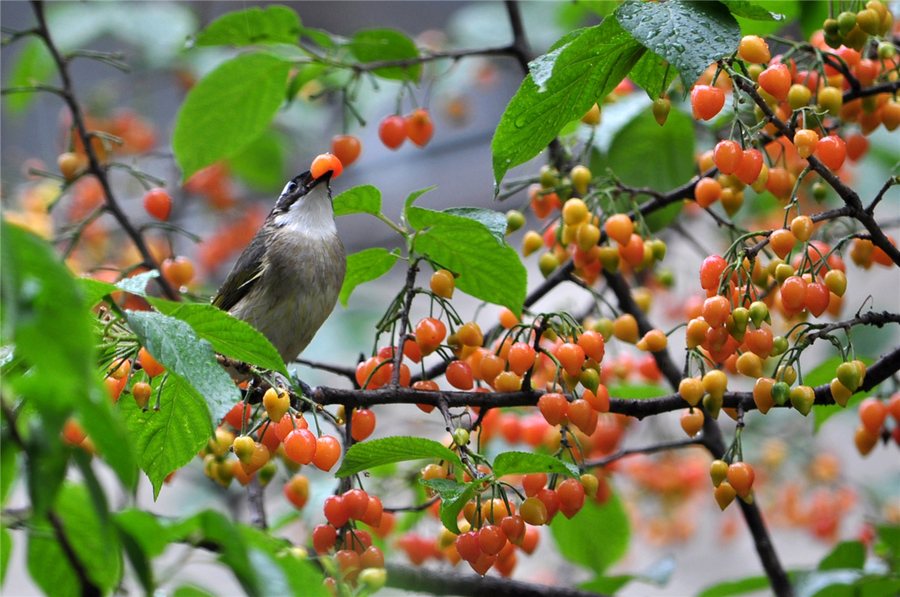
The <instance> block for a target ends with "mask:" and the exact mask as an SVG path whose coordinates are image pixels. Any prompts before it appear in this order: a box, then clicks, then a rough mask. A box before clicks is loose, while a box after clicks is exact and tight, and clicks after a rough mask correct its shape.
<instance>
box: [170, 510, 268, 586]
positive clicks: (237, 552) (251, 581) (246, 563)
mask: <svg viewBox="0 0 900 597" xmlns="http://www.w3.org/2000/svg"><path fill="white" fill-rule="evenodd" d="M170 533H171V537H172V541H181V540H186V539H188V540H190V541H192V542H197V543H199V542H209V543H212V544H215V545H216V546H218V549H219V561H220V562H222V563H223V564H225V565H226V566H228V567H229V568H231V571H232V572H234V575H235V576H236V577H237V579H238V581H239V582H240V583H241V586H242V587H243V588H244V590H245V591H246V592H247V593H248V594H249V595H251V596H253V597H255V596H257V595H263V594H269V593H268V592H267V591H264V590H263V588H262V587H261V585H260V583H261V582H262V579H260V578H258V577H257V576H256V574H255V572H254V570H253V566H252V565H251V563H250V559H249V556H248V553H247V545H246V544H245V543H244V541H243V540H242V538H241V535H240V533H239V532H238V529H237V528H236V527H235V525H234V524H232V523H231V521H230V520H228V518H227V517H226V516H225V515H224V514H222V513H220V512H215V511H213V510H204V511H203V512H200V513H199V514H196V515H195V516H192V517H191V518H188V519H186V520H183V521H181V522H179V523H177V524H175V525H173V526H172V527H171V528H170Z"/></svg>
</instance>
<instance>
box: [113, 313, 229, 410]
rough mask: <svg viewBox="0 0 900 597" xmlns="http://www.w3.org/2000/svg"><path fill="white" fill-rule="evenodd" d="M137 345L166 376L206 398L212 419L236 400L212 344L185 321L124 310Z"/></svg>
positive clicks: (159, 314)
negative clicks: (183, 383)
mask: <svg viewBox="0 0 900 597" xmlns="http://www.w3.org/2000/svg"><path fill="white" fill-rule="evenodd" d="M125 316H126V317H127V319H128V325H129V326H131V329H132V330H133V331H134V333H135V334H136V335H137V337H138V340H139V341H140V343H141V345H142V346H143V347H144V348H146V349H147V351H148V352H149V353H150V354H151V355H152V356H153V358H155V359H156V360H157V361H159V363H160V364H162V365H164V366H165V367H166V369H167V371H168V372H169V373H170V375H174V376H177V377H180V378H181V379H182V380H183V381H185V382H186V383H189V384H190V385H191V386H193V387H194V388H195V389H196V391H197V392H199V393H200V395H201V396H203V398H204V399H205V400H206V404H207V405H208V406H209V414H210V415H211V416H212V420H213V421H217V422H218V421H221V420H222V419H223V418H224V417H225V415H226V414H228V411H229V410H231V408H232V407H233V406H234V405H235V404H236V403H237V402H238V401H239V400H240V397H241V396H240V392H239V391H238V389H237V386H236V385H235V384H234V382H232V381H231V378H230V377H229V376H228V374H227V373H226V372H225V370H224V369H223V368H222V367H220V366H219V364H218V363H217V362H216V355H215V353H213V348H212V345H211V344H210V343H209V342H208V341H206V340H204V339H201V338H198V337H197V333H196V332H194V330H193V329H192V328H191V326H189V325H188V324H187V323H185V322H183V321H181V320H179V319H175V318H174V317H169V316H167V315H163V314H161V313H154V312H151V311H126V312H125Z"/></svg>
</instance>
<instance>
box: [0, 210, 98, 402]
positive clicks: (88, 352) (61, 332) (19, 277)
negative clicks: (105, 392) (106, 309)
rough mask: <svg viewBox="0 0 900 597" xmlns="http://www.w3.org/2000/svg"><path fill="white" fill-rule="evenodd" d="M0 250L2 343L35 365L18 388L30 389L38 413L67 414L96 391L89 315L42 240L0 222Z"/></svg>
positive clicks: (67, 274) (67, 273) (66, 271)
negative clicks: (39, 410) (43, 409)
mask: <svg viewBox="0 0 900 597" xmlns="http://www.w3.org/2000/svg"><path fill="white" fill-rule="evenodd" d="M0 246H2V250H0V280H2V284H0V336H2V340H0V342H2V344H15V352H16V357H17V358H22V359H24V360H25V361H26V362H27V363H28V364H30V365H31V366H33V367H34V370H33V375H32V376H30V381H29V380H25V379H21V380H19V381H22V382H23V383H22V384H20V385H18V386H17V389H18V390H20V391H21V390H25V389H26V388H27V389H29V390H30V391H31V392H32V395H31V398H32V399H34V400H37V401H39V403H38V404H37V406H38V408H39V409H40V408H46V409H47V410H49V411H55V412H57V413H65V412H67V411H68V410H70V409H71V408H72V407H73V406H74V405H75V404H76V403H78V402H81V401H84V400H89V399H90V398H89V397H88V395H89V392H90V391H91V389H96V388H98V387H99V380H98V379H97V376H96V374H95V372H94V335H93V330H92V323H91V319H90V315H89V312H88V310H87V309H86V308H85V307H84V303H83V301H82V300H81V294H80V292H79V289H78V286H77V284H76V282H75V279H74V278H73V276H72V274H71V272H70V271H69V269H68V268H67V267H66V266H65V264H63V263H62V262H61V261H60V260H59V257H58V256H57V255H56V254H55V252H54V251H53V249H52V248H51V247H50V245H48V244H47V243H46V242H45V241H43V240H41V239H40V238H38V237H37V236H35V235H34V234H32V233H30V232H27V231H25V230H23V229H22V228H19V227H18V226H11V225H8V224H7V223H6V220H3V221H2V223H0ZM61 322H65V325H61ZM36 380H40V382H39V383H37V382H36ZM38 386H40V387H38Z"/></svg>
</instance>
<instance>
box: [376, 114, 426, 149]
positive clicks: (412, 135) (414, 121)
mask: <svg viewBox="0 0 900 597" xmlns="http://www.w3.org/2000/svg"><path fill="white" fill-rule="evenodd" d="M433 132H434V122H432V120H431V116H430V115H429V114H428V110H426V109H424V108H419V109H418V110H416V111H414V112H413V113H412V114H410V115H409V116H407V117H406V136H407V137H409V140H410V141H412V142H413V143H415V144H416V145H418V146H419V147H424V146H425V144H426V143H428V140H429V139H431V134H432V133H433ZM385 145H387V143H385Z"/></svg>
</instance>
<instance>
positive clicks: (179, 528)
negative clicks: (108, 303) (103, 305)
mask: <svg viewBox="0 0 900 597" xmlns="http://www.w3.org/2000/svg"><path fill="white" fill-rule="evenodd" d="M0 226H2V230H0V239H2V242H3V247H2V272H3V280H2V282H3V283H2V293H3V295H2V301H0V307H2V309H0V326H2V344H3V346H5V347H6V348H5V349H4V350H5V352H4V359H3V363H2V366H3V369H2V376H3V384H4V408H3V419H2V426H3V434H2V448H0V453H2V458H3V461H2V491H0V500H2V504H4V505H5V504H6V501H7V499H8V498H9V496H10V494H11V492H12V489H13V487H14V485H15V484H16V481H17V478H16V477H17V474H18V467H19V465H20V464H21V465H23V468H24V470H25V471H26V472H27V478H26V481H27V489H28V493H29V497H30V503H31V508H30V512H29V514H28V519H27V525H26V527H25V528H27V530H28V569H29V572H30V574H31V576H32V578H33V579H34V581H35V582H36V583H37V584H38V586H40V587H41V588H42V589H43V590H44V591H46V592H47V593H48V594H54V595H79V594H81V590H82V587H81V584H80V581H79V578H78V575H77V573H76V570H75V568H73V566H72V564H71V563H70V561H69V559H68V557H67V555H66V553H65V549H64V547H63V543H62V542H61V540H60V537H59V535H58V534H57V532H56V530H55V523H57V522H58V525H59V526H60V528H61V529H62V533H63V534H64V537H65V541H66V542H67V543H68V545H69V547H71V549H72V551H73V552H74V555H75V556H76V557H77V558H78V560H79V562H80V564H81V567H82V568H83V570H84V573H85V575H86V577H87V579H88V580H89V581H90V582H91V583H93V584H94V585H95V586H96V587H97V588H98V589H100V591H101V592H102V593H104V594H106V593H108V592H109V591H111V590H112V589H113V588H114V587H115V586H117V584H118V583H119V581H120V580H121V576H122V574H123V570H124V569H123V566H122V564H121V559H122V555H123V554H125V555H126V556H127V557H128V559H129V561H130V562H131V564H132V567H133V568H134V570H135V571H136V573H137V575H138V578H139V580H140V582H141V583H142V584H143V585H144V586H145V588H146V589H147V591H148V593H150V592H153V590H154V588H155V581H154V579H153V575H152V567H151V566H150V563H149V562H150V561H151V560H152V559H153V558H154V557H156V556H158V555H160V554H161V553H162V552H163V550H164V549H165V548H166V546H167V545H168V544H169V543H171V542H183V543H190V544H194V545H201V544H202V545H204V546H205V547H207V548H210V549H214V550H217V551H220V552H221V557H220V559H221V561H222V562H223V563H225V564H226V565H228V566H229V567H230V568H231V569H232V570H233V571H234V573H235V576H236V577H237V579H238V581H239V582H240V583H241V585H242V586H243V588H244V590H245V591H246V592H247V593H248V594H250V595H263V594H270V589H271V588H272V587H273V586H277V587H279V590H278V592H279V594H291V593H293V594H297V593H298V592H305V593H304V594H312V593H310V592H309V591H316V590H318V589H319V588H321V574H320V573H319V572H318V571H317V570H315V569H314V568H312V567H311V566H310V565H308V564H305V563H303V562H300V561H296V560H295V558H294V557H293V556H291V555H290V554H289V552H288V551H287V545H286V544H284V543H283V542H281V541H278V540H275V539H273V538H272V537H270V536H268V535H267V534H265V533H263V532H261V531H259V530H256V529H252V528H249V527H244V526H242V525H233V524H232V523H231V522H229V521H228V520H227V519H226V518H225V517H224V516H222V515H221V514H218V513H214V512H204V513H201V514H199V515H197V516H194V517H193V518H190V519H187V520H185V521H181V522H172V523H171V525H170V526H165V525H164V523H163V522H161V521H159V520H157V519H156V518H155V517H154V516H152V515H150V514H148V513H146V512H141V511H138V510H124V511H120V512H116V513H113V512H112V511H111V509H110V507H109V504H108V503H107V499H106V496H105V493H104V490H103V489H102V488H101V486H100V484H99V482H98V481H97V478H96V476H95V474H94V470H93V467H92V464H91V460H90V456H89V455H88V454H87V453H86V452H84V451H83V450H82V449H76V448H72V447H69V446H67V445H66V444H64V442H63V441H62V429H63V425H64V424H65V422H66V420H68V419H69V418H70V417H74V418H75V419H76V420H78V421H79V422H80V423H81V425H82V427H83V428H84V430H85V431H86V432H87V433H88V434H89V436H90V437H91V439H92V441H93V443H94V444H95V446H96V448H97V451H98V455H99V456H100V457H102V458H103V460H104V461H105V462H106V463H107V464H108V465H109V466H110V467H111V468H112V469H113V471H115V473H116V474H117V476H118V479H119V481H120V482H121V484H122V488H123V489H124V490H125V491H127V492H128V493H132V492H134V491H135V490H136V485H137V479H138V477H137V474H138V467H140V468H141V469H142V470H143V471H144V472H145V473H146V474H147V476H148V477H149V479H150V480H151V482H152V483H153V486H154V492H155V495H158V493H159V489H160V486H161V484H162V482H163V480H164V479H165V477H166V476H167V475H168V474H169V473H171V472H172V471H175V470H177V469H179V468H181V467H182V466H184V465H185V464H186V463H187V462H188V461H190V460H191V459H192V458H194V457H195V456H196V454H197V452H198V451H199V450H200V449H201V448H203V447H204V446H205V445H206V443H207V442H208V440H209V438H210V436H211V435H212V432H213V429H214V427H215V425H216V424H218V421H220V420H221V419H222V417H223V416H224V414H225V413H226V412H227V411H228V410H229V409H230V408H231V407H232V406H233V405H234V404H235V403H236V402H237V401H238V400H239V395H238V391H237V389H236V387H235V385H234V383H233V382H232V381H231V380H230V379H229V377H228V375H227V374H226V373H225V372H224V370H223V369H222V368H221V367H220V366H219V365H218V364H217V362H216V358H215V354H214V351H215V352H219V353H221V354H225V355H228V356H230V357H232V358H235V359H238V360H241V361H244V362H247V363H251V364H253V365H256V366H258V367H261V368H265V369H270V370H275V371H280V372H282V373H285V374H286V373H287V370H286V367H285V365H284V363H283V362H282V361H281V358H280V357H279V355H278V352H277V351H276V350H275V348H274V347H272V345H271V344H270V343H269V342H268V340H266V338H265V337H264V336H262V335H261V334H260V333H259V332H257V331H256V330H255V329H253V328H252V327H250V326H249V325H247V324H246V323H244V322H242V321H239V320H236V319H234V318H233V317H231V316H229V315H228V314H226V313H224V312H222V311H220V310H218V309H216V308H214V307H212V306H210V305H198V304H184V303H173V302H170V301H165V300H162V299H154V298H149V297H148V298H149V300H150V301H151V302H152V303H153V305H154V306H155V307H156V309H157V310H158V311H153V312H146V311H141V312H139V311H126V312H124V313H123V315H124V319H125V321H126V322H127V324H128V326H129V328H130V329H131V330H132V331H133V332H134V334H135V335H136V336H137V338H138V340H139V342H140V343H141V344H142V345H143V346H145V347H146V348H147V349H148V351H149V352H150V353H151V354H152V355H153V356H154V357H155V358H156V359H157V360H158V361H159V362H160V363H162V364H163V365H165V367H166V369H167V373H166V374H165V375H160V376H158V377H156V378H155V379H153V380H152V383H153V389H154V395H158V396H159V408H158V409H156V408H151V409H148V410H141V409H140V408H138V406H137V405H136V404H135V402H134V400H133V399H131V398H130V396H127V395H124V394H123V397H122V400H121V401H119V402H118V404H116V405H114V404H113V403H112V402H111V401H110V399H109V397H108V395H107V393H106V391H105V389H104V388H103V386H102V384H101V383H100V375H99V374H98V371H97V362H98V358H99V357H98V351H97V348H96V347H97V344H98V342H99V341H100V340H101V334H102V327H101V326H100V325H98V322H97V321H96V320H95V318H94V316H93V315H92V313H91V308H92V307H94V306H95V305H96V304H97V303H98V302H99V301H100V300H102V299H103V298H104V297H107V296H109V295H110V294H111V293H113V292H121V291H128V292H132V293H136V294H144V286H145V285H146V283H147V281H148V280H149V279H150V278H151V277H152V276H154V275H155V272H150V273H148V274H144V275H141V276H140V277H137V279H135V278H131V279H128V280H125V281H124V282H122V283H120V284H118V285H113V284H107V283H105V282H99V281H96V280H90V279H75V278H74V277H73V276H72V274H71V272H69V270H68V269H67V268H66V267H65V265H64V264H62V263H61V262H60V261H59V259H58V257H57V255H56V254H55V252H54V251H53V249H52V247H50V246H49V245H48V244H47V243H46V242H45V241H43V240H41V239H39V238H37V237H35V236H33V235H32V234H31V233H28V232H25V231H23V230H22V229H20V228H18V227H15V226H10V225H7V224H6V222H5V221H4V222H3V223H2V224H0ZM61 322H65V325H62V324H61ZM137 375H138V376H141V377H139V378H136V379H145V374H144V373H143V372H140V373H138V374H137ZM7 396H14V397H15V400H14V401H11V402H7V398H6V397H7ZM12 426H15V429H14V430H13V429H12V428H11V427H12ZM70 463H71V464H72V465H74V466H76V467H77V468H78V469H79V471H80V472H81V475H82V477H83V479H84V482H83V484H75V483H71V482H67V481H65V476H66V471H67V469H68V467H69V466H70ZM6 522H7V519H4V524H6ZM0 537H2V552H3V560H2V562H0V571H2V572H3V573H5V571H6V565H7V563H8V561H9V560H8V556H9V553H10V549H11V546H12V535H11V534H10V532H9V531H8V530H7V529H6V528H5V527H4V528H3V529H2V532H0ZM273 575H274V576H273ZM273 581H274V582H275V585H272V583H273ZM281 589H284V590H281ZM322 590H324V589H322ZM192 591H193V592H192ZM179 594H185V595H187V594H201V593H197V592H196V590H194V589H189V588H188V589H184V590H183V591H181V592H180V593H179Z"/></svg>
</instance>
